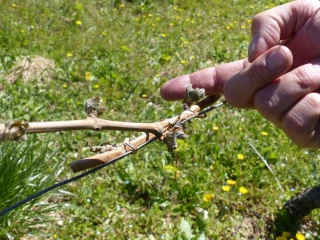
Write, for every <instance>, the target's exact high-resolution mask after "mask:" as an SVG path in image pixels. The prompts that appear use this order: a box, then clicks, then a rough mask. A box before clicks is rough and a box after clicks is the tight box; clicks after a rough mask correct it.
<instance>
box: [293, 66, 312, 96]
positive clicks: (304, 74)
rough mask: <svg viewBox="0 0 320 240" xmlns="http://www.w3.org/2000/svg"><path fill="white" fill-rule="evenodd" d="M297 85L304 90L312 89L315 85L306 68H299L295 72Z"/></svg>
mask: <svg viewBox="0 0 320 240" xmlns="http://www.w3.org/2000/svg"><path fill="white" fill-rule="evenodd" d="M294 74H295V76H294V79H295V81H296V84H297V85H298V86H299V87H300V88H301V89H303V90H307V89H311V88H312V87H313V85H314V81H313V78H312V75H311V74H310V73H309V72H308V71H307V69H306V68H305V67H299V68H297V69H296V70H295V71H294Z"/></svg>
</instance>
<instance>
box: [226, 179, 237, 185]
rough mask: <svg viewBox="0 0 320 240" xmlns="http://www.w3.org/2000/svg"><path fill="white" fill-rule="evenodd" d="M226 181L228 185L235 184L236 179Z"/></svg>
mask: <svg viewBox="0 0 320 240" xmlns="http://www.w3.org/2000/svg"><path fill="white" fill-rule="evenodd" d="M227 183H228V184H229V185H236V184H237V182H236V181H234V180H231V179H229V180H227Z"/></svg>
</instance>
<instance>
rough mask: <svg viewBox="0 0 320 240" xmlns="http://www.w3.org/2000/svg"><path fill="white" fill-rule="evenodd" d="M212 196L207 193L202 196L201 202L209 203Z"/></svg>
mask: <svg viewBox="0 0 320 240" xmlns="http://www.w3.org/2000/svg"><path fill="white" fill-rule="evenodd" d="M213 197H214V194H212V193H207V194H205V195H203V201H205V202H211V200H212V199H213Z"/></svg>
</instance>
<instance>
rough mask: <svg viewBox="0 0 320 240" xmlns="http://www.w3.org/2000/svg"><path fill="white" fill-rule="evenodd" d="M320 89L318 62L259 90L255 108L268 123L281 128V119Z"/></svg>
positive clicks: (300, 68) (304, 66) (285, 75)
mask: <svg viewBox="0 0 320 240" xmlns="http://www.w3.org/2000/svg"><path fill="white" fill-rule="evenodd" d="M319 88H320V62H319V61H318V62H313V63H309V64H305V65H303V66H300V67H298V68H296V69H294V70H292V71H291V72H288V73H286V74H284V75H283V76H281V77H280V78H279V79H278V80H277V81H275V82H273V83H272V84H270V85H268V86H266V87H264V88H262V89H261V90H259V91H258V92H257V93H256V95H255V97H254V105H255V108H256V109H257V110H258V111H259V112H260V113H261V115H262V116H264V117H265V118H266V119H268V120H269V121H271V122H273V123H274V124H276V125H277V126H278V127H281V118H282V116H283V115H284V113H285V112H286V111H288V109H290V107H291V106H293V105H294V104H296V102H298V101H299V100H300V99H301V98H303V97H304V96H305V95H307V94H309V93H311V92H313V91H316V90H317V89H319Z"/></svg>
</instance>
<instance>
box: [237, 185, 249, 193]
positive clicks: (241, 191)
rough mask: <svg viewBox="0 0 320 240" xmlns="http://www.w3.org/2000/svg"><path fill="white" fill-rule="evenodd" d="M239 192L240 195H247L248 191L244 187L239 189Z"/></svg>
mask: <svg viewBox="0 0 320 240" xmlns="http://www.w3.org/2000/svg"><path fill="white" fill-rule="evenodd" d="M239 192H240V193H242V194H247V193H249V190H248V189H246V188H245V187H240V188H239Z"/></svg>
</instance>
